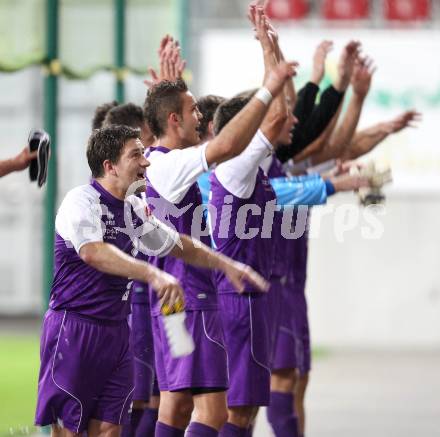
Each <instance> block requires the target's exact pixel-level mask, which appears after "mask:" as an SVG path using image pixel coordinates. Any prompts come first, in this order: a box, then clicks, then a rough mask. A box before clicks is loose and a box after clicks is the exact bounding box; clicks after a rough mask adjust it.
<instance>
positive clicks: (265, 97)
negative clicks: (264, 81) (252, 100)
mask: <svg viewBox="0 0 440 437" xmlns="http://www.w3.org/2000/svg"><path fill="white" fill-rule="evenodd" d="M255 97H256V98H257V99H258V100H259V101H260V102H263V103H264V104H265V105H266V106H269V104H270V102H271V101H272V99H273V96H272V93H271V92H270V91H269V90H268V89H267V88H266V87H264V86H262V87H261V88H260V89H259V90H258V91H257V92H256V93H255Z"/></svg>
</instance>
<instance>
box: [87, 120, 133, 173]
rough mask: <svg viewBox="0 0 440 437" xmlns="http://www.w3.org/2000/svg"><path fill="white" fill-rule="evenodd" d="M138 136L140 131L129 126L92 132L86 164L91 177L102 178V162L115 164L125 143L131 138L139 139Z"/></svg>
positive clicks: (112, 127) (104, 128) (111, 127)
mask: <svg viewBox="0 0 440 437" xmlns="http://www.w3.org/2000/svg"><path fill="white" fill-rule="evenodd" d="M140 134H141V132H140V129H134V128H132V127H129V126H108V127H103V128H101V129H96V130H94V131H93V132H92V135H90V138H89V143H88V145H87V162H88V163H89V167H90V170H91V171H92V177H94V178H99V177H102V176H104V167H103V163H104V161H106V160H107V159H108V160H109V161H110V162H111V163H113V164H116V163H117V162H118V161H119V158H120V157H121V152H122V149H123V147H124V145H125V143H126V142H127V141H128V140H131V139H133V138H140Z"/></svg>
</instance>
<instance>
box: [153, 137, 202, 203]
mask: <svg viewBox="0 0 440 437" xmlns="http://www.w3.org/2000/svg"><path fill="white" fill-rule="evenodd" d="M207 145H208V143H205V144H203V145H201V146H193V147H188V148H186V149H173V150H170V151H169V152H168V153H162V152H159V151H153V152H151V154H150V156H149V157H148V160H149V161H150V164H151V165H150V167H148V168H147V176H148V179H149V181H150V182H151V185H152V186H153V188H154V189H155V190H156V191H157V192H158V193H159V194H160V196H162V197H163V198H164V199H166V200H168V202H171V203H179V202H180V201H181V200H182V199H183V198H184V197H185V195H186V193H187V192H188V189H189V187H190V186H191V185H192V184H194V183H195V182H196V181H197V179H198V177H199V176H200V175H201V174H202V173H204V172H205V171H208V170H209V167H208V163H207V161H206V155H205V151H206V146H207Z"/></svg>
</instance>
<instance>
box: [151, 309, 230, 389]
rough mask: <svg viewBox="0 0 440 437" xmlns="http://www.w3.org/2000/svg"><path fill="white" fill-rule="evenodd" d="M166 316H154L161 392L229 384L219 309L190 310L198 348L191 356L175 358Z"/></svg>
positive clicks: (189, 323)
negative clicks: (168, 333)
mask: <svg viewBox="0 0 440 437" xmlns="http://www.w3.org/2000/svg"><path fill="white" fill-rule="evenodd" d="M162 319H163V316H153V319H152V325H153V338H154V351H155V358H156V372H157V379H158V383H159V389H160V391H178V390H185V389H191V388H224V389H225V390H226V389H227V388H228V386H229V381H228V368H227V366H228V364H227V353H226V348H225V342H224V336H223V328H222V325H221V320H220V316H219V313H218V311H216V310H207V311H202V310H194V311H187V312H186V320H185V324H186V327H187V329H188V332H189V333H190V334H191V335H192V337H193V340H194V344H195V349H194V352H193V353H192V354H190V355H187V356H185V357H181V358H173V357H172V356H171V353H170V349H169V347H168V341H167V338H166V334H165V329H164V325H163V320H162Z"/></svg>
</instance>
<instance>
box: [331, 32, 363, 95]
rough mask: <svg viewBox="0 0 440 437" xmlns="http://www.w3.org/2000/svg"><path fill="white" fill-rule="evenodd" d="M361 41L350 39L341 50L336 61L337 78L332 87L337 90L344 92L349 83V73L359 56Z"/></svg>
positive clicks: (350, 73)
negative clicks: (337, 61)
mask: <svg viewBox="0 0 440 437" xmlns="http://www.w3.org/2000/svg"><path fill="white" fill-rule="evenodd" d="M360 48H361V43H360V42H359V41H350V42H349V43H348V44H347V45H346V46H345V47H344V49H343V50H342V54H341V57H340V58H339V63H338V78H337V80H336V82H335V84H334V87H335V88H336V89H337V90H338V91H339V92H344V91H345V90H346V89H347V87H348V85H349V84H350V79H351V75H352V74H353V69H354V66H355V64H356V61H357V60H358V57H359V52H360Z"/></svg>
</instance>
